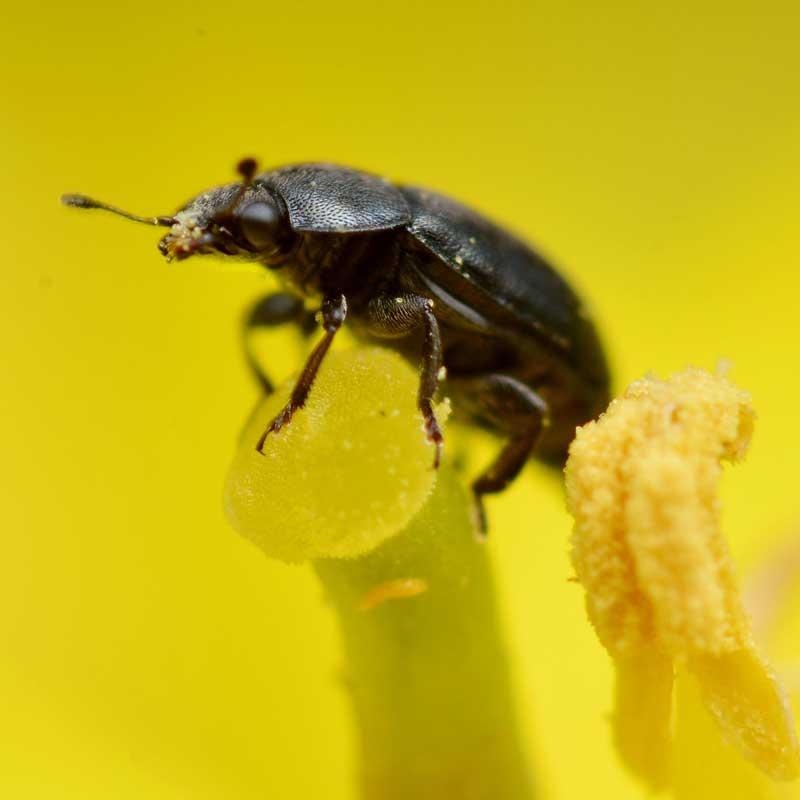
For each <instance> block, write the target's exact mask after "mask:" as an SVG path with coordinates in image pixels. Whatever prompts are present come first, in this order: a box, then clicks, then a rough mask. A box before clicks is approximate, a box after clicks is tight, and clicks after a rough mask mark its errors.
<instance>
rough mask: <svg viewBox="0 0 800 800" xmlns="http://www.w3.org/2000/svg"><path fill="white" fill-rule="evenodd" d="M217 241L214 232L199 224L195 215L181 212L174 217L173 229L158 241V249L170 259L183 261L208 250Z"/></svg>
mask: <svg viewBox="0 0 800 800" xmlns="http://www.w3.org/2000/svg"><path fill="white" fill-rule="evenodd" d="M215 243H216V237H215V236H214V234H213V233H211V232H210V231H208V230H206V229H205V228H204V227H202V226H201V225H200V224H198V221H197V219H196V218H195V217H194V216H192V215H190V214H186V213H184V212H179V213H178V214H176V215H175V217H174V221H173V225H172V230H171V231H170V232H169V233H168V234H167V235H166V236H165V237H164V238H163V239H162V240H161V241H160V242H159V243H158V249H159V251H160V252H161V254H162V255H163V256H165V257H166V258H167V260H168V261H172V259H175V260H176V261H181V260H182V259H184V258H189V256H193V255H196V254H197V253H201V252H203V251H206V250H208V249H209V248H210V247H212V246H213V245H214V244H215Z"/></svg>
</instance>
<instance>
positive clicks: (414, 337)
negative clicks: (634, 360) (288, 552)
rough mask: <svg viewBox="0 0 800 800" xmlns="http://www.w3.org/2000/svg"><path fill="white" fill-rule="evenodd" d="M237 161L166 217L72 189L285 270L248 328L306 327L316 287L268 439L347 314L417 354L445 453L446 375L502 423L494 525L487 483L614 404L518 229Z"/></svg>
mask: <svg viewBox="0 0 800 800" xmlns="http://www.w3.org/2000/svg"><path fill="white" fill-rule="evenodd" d="M239 172H240V174H241V176H242V180H241V181H239V182H236V183H229V184H226V185H224V186H219V187H216V188H213V189H209V190H208V191H206V192H203V193H202V194H200V195H198V196H197V197H195V198H194V199H193V200H191V201H189V202H188V203H187V204H186V205H185V206H184V207H183V208H181V209H180V211H178V212H177V213H176V214H174V215H172V216H166V217H137V216H136V215H133V214H128V213H127V212H124V211H121V210H120V209H117V208H114V207H112V206H108V205H105V204H103V203H98V202H97V201H94V200H91V199H90V198H87V197H85V196H83V195H66V196H65V197H64V198H63V200H64V202H65V203H67V204H68V205H73V206H78V207H83V208H104V209H106V210H110V211H113V212H115V213H118V214H122V215H123V216H126V217H128V218H131V219H134V220H137V221H140V222H147V223H150V224H154V225H162V226H165V227H169V228H170V231H169V233H167V235H166V236H164V238H163V239H162V240H161V241H160V242H159V249H160V251H161V252H162V254H164V255H165V256H166V257H167V258H176V259H184V258H188V257H189V256H192V255H199V254H205V253H217V254H223V255H227V256H233V257H238V258H244V259H247V260H251V261H256V262H259V263H261V264H263V265H264V266H265V267H268V268H269V269H271V270H275V271H276V272H277V273H278V274H279V275H280V276H281V277H282V278H283V280H284V283H285V286H286V291H284V292H280V293H276V294H271V295H269V296H267V297H265V298H263V299H262V300H261V301H260V302H258V303H257V304H256V305H255V306H254V307H253V309H252V312H251V313H250V314H249V316H248V317H247V320H246V323H245V325H246V330H247V331H250V330H252V329H255V328H257V327H260V326H272V325H277V324H281V323H288V322H295V323H298V324H301V325H303V326H304V327H305V329H306V330H308V329H309V312H308V311H307V306H306V305H305V304H304V302H303V301H304V299H306V298H312V299H314V300H316V301H317V302H318V304H319V314H318V315H317V318H318V319H319V320H320V322H321V324H322V327H323V330H324V335H323V337H322V339H321V340H320V341H319V343H318V344H317V345H316V347H315V348H314V350H313V351H312V352H311V355H310V356H309V358H308V360H307V362H306V364H305V367H304V368H303V371H302V373H301V374H300V377H299V378H298V380H297V384H296V386H295V388H294V391H293V393H292V396H291V399H290V401H289V403H288V404H287V405H286V407H285V408H284V409H283V410H282V411H281V413H280V414H278V416H277V417H276V418H275V419H274V420H273V422H272V424H271V426H270V427H269V428H268V429H267V430H266V431H264V434H263V435H262V437H261V439H260V441H259V442H258V443H257V444H256V447H257V449H258V450H259V451H260V450H261V449H262V447H263V444H264V441H265V438H266V437H267V436H268V435H269V434H270V433H272V432H275V431H278V430H280V428H281V427H283V426H284V425H287V424H288V423H289V421H290V420H291V418H292V415H293V414H294V413H295V412H296V411H297V410H298V409H299V408H302V406H303V404H304V402H305V400H306V398H307V396H308V393H309V391H310V390H311V387H312V385H313V383H314V377H315V375H316V374H317V371H318V370H319V368H320V365H321V364H322V362H323V360H324V358H325V354H326V353H327V351H328V349H329V347H330V345H331V343H332V341H333V338H334V336H335V335H336V332H337V331H338V330H339V328H340V327H341V326H342V324H343V323H344V322H345V319H346V320H347V323H348V325H351V326H352V329H353V330H354V331H355V332H356V333H357V334H358V335H360V336H362V337H366V338H369V339H378V340H382V341H384V342H386V343H388V344H390V345H391V346H392V347H394V348H395V349H397V350H398V351H399V352H401V353H402V354H403V355H405V356H406V357H407V358H410V359H412V360H414V361H415V362H418V361H420V360H421V364H422V366H421V376H420V384H419V394H418V405H419V409H420V412H421V414H422V417H423V420H424V423H425V430H426V431H427V435H428V437H429V439H430V440H431V441H432V442H434V443H435V444H436V464H437V465H438V462H439V454H440V451H441V447H442V434H441V431H440V429H439V426H438V424H437V421H436V416H435V414H434V410H433V404H432V403H433V397H434V394H435V392H436V390H437V387H438V384H439V382H440V380H442V379H444V380H445V382H446V386H447V392H448V394H449V395H450V396H451V397H452V398H453V405H454V410H455V412H456V413H459V414H461V415H465V416H467V417H469V418H470V419H472V420H473V421H475V422H477V423H479V424H481V425H483V426H485V427H487V428H489V429H491V430H493V431H495V432H497V433H499V434H501V435H503V436H505V437H506V439H507V441H506V444H505V446H504V447H503V448H502V450H501V451H500V454H499V456H498V457H497V459H496V460H495V461H494V463H493V464H491V466H490V467H489V468H488V469H487V470H486V471H485V472H484V473H483V474H482V475H480V476H479V477H478V478H477V479H476V480H475V481H474V482H473V484H472V489H473V492H474V495H475V498H476V501H477V506H478V509H479V511H480V516H481V521H482V524H483V525H484V527H485V517H484V516H483V510H482V503H481V498H482V496H483V495H485V494H490V493H494V492H499V491H501V490H502V489H504V488H505V487H506V486H507V485H508V483H509V482H510V481H511V480H513V478H514V477H515V476H516V475H517V474H518V473H519V471H520V469H521V468H522V466H523V465H524V463H525V461H526V460H527V458H528V457H529V456H530V455H531V453H534V454H535V455H536V456H538V457H539V458H541V459H543V460H546V461H549V462H556V463H562V462H563V460H564V459H565V457H566V452H567V448H568V446H569V443H570V441H571V440H572V437H573V435H574V432H575V428H576V426H578V425H581V424H583V423H584V422H586V421H588V420H589V419H591V418H593V417H594V416H596V415H597V414H598V413H599V412H600V411H602V410H603V408H605V406H606V404H607V403H608V400H609V378H608V369H607V366H606V359H605V356H604V354H603V350H602V347H601V345H600V342H599V339H598V337H597V333H596V331H595V328H594V326H593V324H592V322H591V321H590V320H589V319H588V318H587V316H586V315H585V314H584V313H583V311H582V307H581V303H580V300H579V299H578V297H577V296H576V294H575V293H574V292H573V290H572V289H571V288H570V287H569V285H568V284H567V283H566V282H565V281H564V279H563V278H562V277H561V276H560V275H559V274H558V273H557V272H556V271H555V270H554V269H553V268H552V267H551V266H550V265H549V264H548V263H547V262H546V261H545V260H544V259H543V258H542V257H541V256H539V255H538V254H537V253H535V252H534V251H533V250H532V249H531V248H530V247H528V246H527V245H526V244H524V243H523V242H521V241H520V240H519V239H517V238H516V237H515V236H513V235H512V234H510V233H509V232H507V231H505V230H503V229H502V228H500V227H498V226H497V225H495V224H494V223H492V222H490V221H489V220H487V219H485V218H484V217H482V216H481V215H480V214H477V213H476V212H475V211H472V210H471V209H469V208H466V207H465V206H463V205H461V204H459V203H457V202H455V201H453V200H450V199H448V198H447V197H444V196H442V195H440V194H436V193H435V192H431V191H428V190H425V189H418V188H416V187H413V186H404V185H398V184H394V183H391V182H389V181H387V180H384V179H382V178H379V177H377V176H374V175H371V174H368V173H365V172H360V171H358V170H354V169H349V168H347V167H339V166H334V165H331V164H315V163H309V164H297V165H292V166H288V167H282V168H280V169H275V170H271V171H269V172H264V173H261V174H258V175H256V164H255V162H254V161H253V160H252V159H246V160H244V161H242V162H241V163H240V164H239ZM246 355H247V358H248V363H249V364H250V366H251V367H252V369H253V371H254V374H255V376H256V378H257V379H258V381H259V382H260V384H261V386H262V387H263V388H264V390H265V391H267V392H269V391H271V389H272V385H271V383H270V381H269V379H268V378H267V376H266V375H265V374H264V373H263V372H262V371H261V369H260V368H259V366H258V365H257V363H256V361H255V358H254V357H253V356H252V354H251V353H250V352H249V349H248V352H247V353H246ZM442 367H444V369H442Z"/></svg>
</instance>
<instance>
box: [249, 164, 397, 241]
mask: <svg viewBox="0 0 800 800" xmlns="http://www.w3.org/2000/svg"><path fill="white" fill-rule="evenodd" d="M256 180H258V181H260V182H262V183H265V184H267V185H268V186H271V187H272V188H273V189H274V190H275V191H276V192H277V193H278V194H279V195H280V196H281V197H282V198H283V201H284V202H285V203H286V207H287V209H288V211H289V220H290V222H291V224H292V228H294V229H295V230H296V231H314V232H317V233H358V232H359V231H380V230H388V229H390V228H397V227H401V226H404V225H407V224H408V222H409V221H410V212H409V208H408V203H407V201H406V199H405V197H403V194H402V193H401V192H400V190H399V189H398V188H397V187H396V186H394V184H392V183H389V182H388V181H386V180H384V179H383V178H379V177H378V176H376V175H370V174H369V173H366V172H359V171H358V170H354V169H349V168H347V167H338V166H335V165H333V164H296V165H293V166H290V167H283V168H282V169H278V170H275V171H273V172H266V173H264V174H263V175H259V176H258V178H257V179H256Z"/></svg>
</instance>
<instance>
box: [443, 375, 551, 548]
mask: <svg viewBox="0 0 800 800" xmlns="http://www.w3.org/2000/svg"><path fill="white" fill-rule="evenodd" d="M453 384H454V386H455V387H458V384H462V388H463V389H468V391H469V393H470V394H471V395H472V396H473V397H479V398H480V410H479V412H478V415H479V416H480V417H483V418H485V419H486V421H487V422H490V423H492V424H493V425H494V426H496V427H498V428H500V429H501V430H507V431H509V430H510V431H512V434H511V438H510V439H509V440H508V442H507V443H506V444H505V446H504V447H503V449H502V450H501V451H500V453H499V455H498V456H497V458H495V460H494V461H493V462H492V463H491V464H490V465H489V467H487V469H485V470H484V471H483V472H482V473H481V474H480V475H479V476H478V477H477V478H476V479H475V480H474V481H473V483H472V494H473V497H474V500H475V517H476V522H477V527H478V532H479V534H481V535H485V534H486V531H487V521H486V509H485V508H484V504H483V496H484V495H487V494H496V493H498V492H502V491H503V489H505V488H506V486H508V484H509V483H511V481H513V480H514V478H516V477H517V475H519V473H520V472H521V470H522V468H523V467H524V466H525V462H526V461H527V460H528V458H529V457H530V455H531V452H532V451H533V448H534V447H535V446H536V443H537V442H538V440H539V437H540V436H541V433H542V430H543V429H544V428H545V427H547V425H549V422H550V408H549V406H548V405H547V403H546V401H545V400H544V399H543V398H542V397H541V396H540V395H539V394H538V393H537V392H536V391H535V390H534V389H533V388H531V387H530V386H528V385H527V384H526V383H523V382H522V381H520V380H517V379H516V378H513V377H511V376H510V375H502V374H492V375H487V376H485V377H481V378H470V379H462V380H459V379H454V380H453Z"/></svg>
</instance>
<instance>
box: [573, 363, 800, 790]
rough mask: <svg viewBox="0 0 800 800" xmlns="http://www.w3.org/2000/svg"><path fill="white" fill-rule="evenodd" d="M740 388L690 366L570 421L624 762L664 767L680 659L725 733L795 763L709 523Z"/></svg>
mask: <svg viewBox="0 0 800 800" xmlns="http://www.w3.org/2000/svg"><path fill="white" fill-rule="evenodd" d="M753 420H754V412H753V409H752V406H751V404H750V398H749V395H748V394H747V393H746V392H743V391H742V390H740V389H738V388H737V387H735V386H734V385H733V384H732V383H730V382H729V381H728V380H726V379H725V378H724V377H722V376H714V375H711V374H709V373H707V372H704V371H702V370H697V369H689V370H686V371H684V372H681V373H678V374H676V375H674V376H673V377H671V378H670V379H669V380H666V381H661V380H656V379H654V378H647V379H644V380H641V381H638V382H636V383H634V384H632V385H631V386H630V387H629V388H628V390H627V391H626V393H625V394H624V395H623V396H622V397H621V398H620V399H618V400H616V401H614V402H613V403H612V404H611V406H610V407H609V409H608V411H607V412H606V413H605V414H604V415H603V416H602V417H601V418H600V420H599V421H597V422H593V423H590V424H588V425H586V426H584V427H583V428H582V429H581V430H579V431H578V435H577V437H576V439H575V442H574V443H573V445H572V448H571V450H570V458H569V462H568V465H567V470H566V475H567V495H568V504H569V508H570V511H571V513H572V515H573V516H574V518H575V529H574V536H573V548H572V560H573V564H574V566H575V569H576V572H577V575H578V578H579V580H580V582H581V583H582V584H583V586H584V587H585V589H586V593H587V597H586V603H587V609H588V613H589V618H590V620H591V622H592V624H593V625H594V627H595V630H596V631H597V634H598V636H599V638H600V640H601V642H602V643H603V645H604V646H605V647H606V649H607V650H608V651H609V653H610V654H611V656H612V657H613V659H614V661H615V664H616V666H617V708H616V713H615V716H614V729H615V730H614V732H615V738H616V742H617V745H618V748H619V750H620V752H621V754H622V756H623V758H624V760H625V761H626V762H627V764H628V765H629V767H630V768H631V769H633V770H634V771H635V772H637V773H638V774H640V775H641V776H642V777H644V778H645V779H646V780H647V781H648V782H649V783H650V784H651V785H652V786H654V787H656V788H657V787H660V786H662V785H664V784H665V783H666V782H667V781H668V780H669V768H670V752H669V742H670V738H671V732H670V731H671V728H670V726H671V720H670V717H671V707H672V689H673V673H674V670H675V667H676V666H684V665H685V666H686V667H687V668H688V670H689V671H690V672H691V673H693V674H694V676H695V677H696V679H697V680H698V682H699V684H700V688H701V693H702V696H703V700H704V703H705V705H706V707H707V708H708V710H709V711H710V712H711V714H712V716H713V717H714V719H715V720H716V722H717V724H718V725H719V727H720V729H721V732H722V734H723V736H724V738H725V739H726V740H728V741H729V742H731V743H733V744H735V745H736V746H737V747H738V748H739V749H740V750H741V752H742V753H743V754H744V755H745V756H746V757H747V758H749V759H750V760H752V761H753V762H754V763H755V764H757V765H758V766H759V767H760V768H761V769H762V770H764V771H765V772H767V773H769V774H771V775H772V776H774V777H776V778H793V777H795V776H796V775H797V774H798V771H799V768H800V754H799V752H798V744H797V739H796V736H795V732H794V722H793V720H792V717H791V714H790V712H789V709H788V706H787V704H786V701H785V699H784V695H783V692H782V689H781V687H780V686H779V684H778V682H777V680H776V679H775V676H774V675H773V673H772V671H771V670H770V668H769V666H768V665H767V664H766V662H765V661H764V660H763V659H762V657H761V656H760V655H759V653H758V652H757V650H756V648H755V645H754V643H753V638H752V635H751V631H750V625H749V622H748V619H747V617H746V615H745V613H744V610H743V608H742V604H741V600H740V597H739V591H738V588H737V582H736V578H735V575H734V569H733V564H732V561H731V558H730V555H729V552H728V548H727V544H726V542H725V539H724V538H723V536H722V533H721V531H720V528H719V504H718V501H717V497H716V490H717V484H718V481H719V478H720V474H721V471H722V461H724V460H728V461H736V460H738V459H739V458H741V457H742V456H743V454H744V452H745V450H746V449H747V446H748V443H749V440H750V436H751V433H752V430H753Z"/></svg>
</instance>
